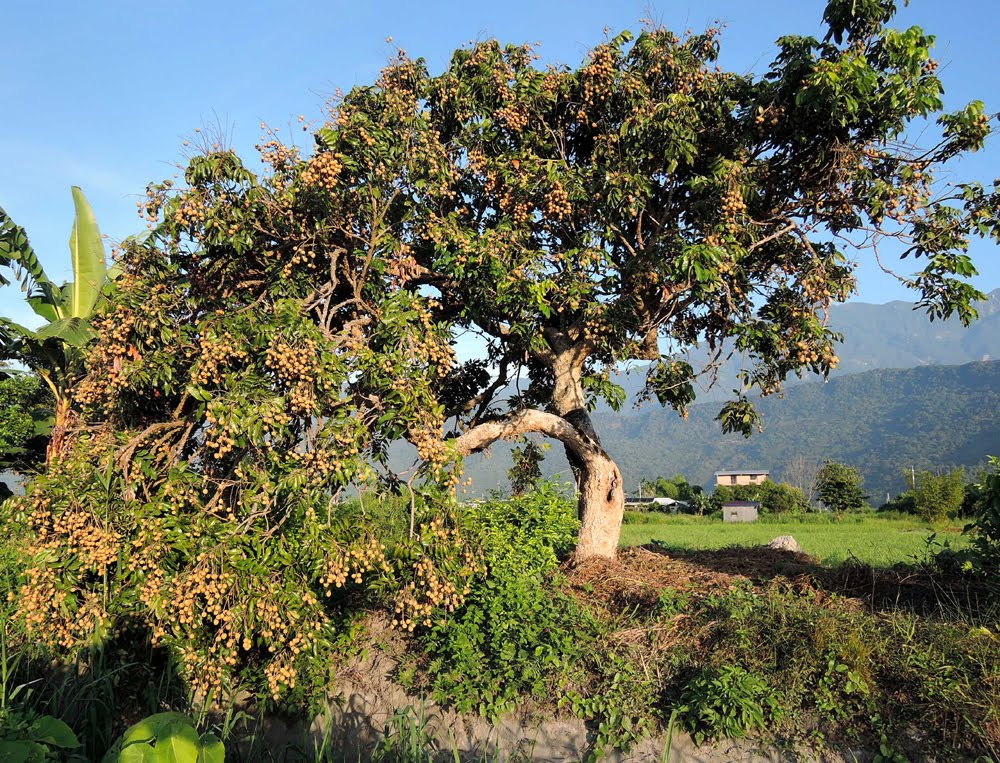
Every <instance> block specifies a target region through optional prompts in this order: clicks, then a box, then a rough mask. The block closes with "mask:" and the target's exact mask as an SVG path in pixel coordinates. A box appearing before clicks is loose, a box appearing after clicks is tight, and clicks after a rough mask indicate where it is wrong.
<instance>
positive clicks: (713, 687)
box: [678, 665, 779, 744]
mask: <svg viewBox="0 0 1000 763" xmlns="http://www.w3.org/2000/svg"><path fill="white" fill-rule="evenodd" d="M681 701H682V702H683V704H682V705H681V706H680V707H679V708H678V710H679V715H680V718H681V722H682V723H683V724H684V725H685V726H686V727H687V728H688V729H689V730H690V731H691V732H692V736H693V737H694V740H695V742H697V743H698V744H701V743H702V742H704V741H705V740H708V739H721V738H729V739H738V738H739V737H743V736H746V735H747V734H748V733H750V732H752V731H756V730H759V729H761V728H763V727H764V726H765V725H766V722H767V717H768V715H771V714H775V713H776V712H777V711H778V707H779V701H778V699H777V697H776V696H775V692H774V690H773V689H772V688H771V687H770V686H768V684H767V683H766V682H765V681H763V680H762V679H761V678H760V677H758V676H755V675H753V674H751V673H748V672H747V671H746V670H744V669H743V668H741V667H739V666H738V665H723V666H722V667H720V668H705V669H703V670H702V671H700V672H699V673H698V674H696V675H695V676H694V677H693V678H692V679H691V680H690V681H689V682H688V685H687V687H686V688H685V689H684V692H683V694H682V695H681Z"/></svg>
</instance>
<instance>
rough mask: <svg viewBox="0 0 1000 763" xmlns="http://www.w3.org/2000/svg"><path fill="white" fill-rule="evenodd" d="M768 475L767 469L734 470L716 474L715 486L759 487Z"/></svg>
mask: <svg viewBox="0 0 1000 763" xmlns="http://www.w3.org/2000/svg"><path fill="white" fill-rule="evenodd" d="M768 474H770V472H769V471H767V469H736V470H733V471H726V472H716V473H715V484H716V486H721V485H759V484H760V483H762V482H763V481H764V480H766V479H767V475H768Z"/></svg>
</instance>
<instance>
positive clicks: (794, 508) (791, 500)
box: [712, 479, 809, 514]
mask: <svg viewBox="0 0 1000 763" xmlns="http://www.w3.org/2000/svg"><path fill="white" fill-rule="evenodd" d="M726 501H759V502H760V508H761V511H765V512H769V513H772V514H801V513H802V512H804V511H808V510H809V501H808V500H806V497H805V494H804V493H803V492H802V491H801V490H800V489H799V488H797V487H794V486H792V485H789V484H788V483H787V482H774V481H773V480H769V479H768V480H764V481H763V482H761V483H760V484H759V485H719V486H718V487H716V488H715V493H714V494H713V496H712V505H713V508H715V509H716V510H718V509H719V508H721V507H722V504H723V503H725V502H726Z"/></svg>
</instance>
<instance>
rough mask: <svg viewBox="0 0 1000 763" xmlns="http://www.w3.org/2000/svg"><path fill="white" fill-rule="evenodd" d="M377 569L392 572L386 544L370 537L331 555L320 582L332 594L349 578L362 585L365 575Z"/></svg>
mask: <svg viewBox="0 0 1000 763" xmlns="http://www.w3.org/2000/svg"><path fill="white" fill-rule="evenodd" d="M377 571H379V572H390V571H391V567H390V566H389V562H388V561H387V560H386V558H385V546H384V545H383V544H381V543H379V542H378V541H377V540H376V539H374V538H369V539H368V540H367V541H366V542H364V543H361V544H359V545H357V546H355V547H353V548H350V549H348V550H347V551H345V552H343V553H342V554H340V555H338V556H334V557H330V559H329V560H328V561H327V565H326V569H325V570H324V572H323V574H322V575H321V576H320V579H319V583H320V585H321V586H323V587H324V589H325V591H324V593H326V595H327V596H330V595H332V593H333V589H334V588H342V587H344V586H345V585H346V584H347V581H348V580H350V581H351V582H352V583H354V584H355V585H361V583H362V582H363V580H364V575H366V574H367V573H369V572H377Z"/></svg>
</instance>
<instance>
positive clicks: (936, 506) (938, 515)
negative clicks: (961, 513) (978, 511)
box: [913, 469, 965, 524]
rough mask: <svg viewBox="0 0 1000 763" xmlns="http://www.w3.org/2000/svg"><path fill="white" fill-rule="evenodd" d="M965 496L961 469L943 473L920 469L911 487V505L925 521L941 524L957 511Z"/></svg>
mask: <svg viewBox="0 0 1000 763" xmlns="http://www.w3.org/2000/svg"><path fill="white" fill-rule="evenodd" d="M964 498H965V478H964V475H963V472H962V470H961V469H955V470H954V471H951V472H945V473H943V474H934V473H932V472H928V471H922V472H920V473H919V474H918V475H917V483H916V487H915V488H914V489H913V507H914V509H915V510H916V512H917V514H919V515H920V517H921V518H922V519H924V521H926V522H930V523H932V524H941V523H943V522H947V521H948V518H949V517H952V516H954V515H955V514H957V513H958V510H959V509H960V508H961V506H962V501H963V499H964Z"/></svg>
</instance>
